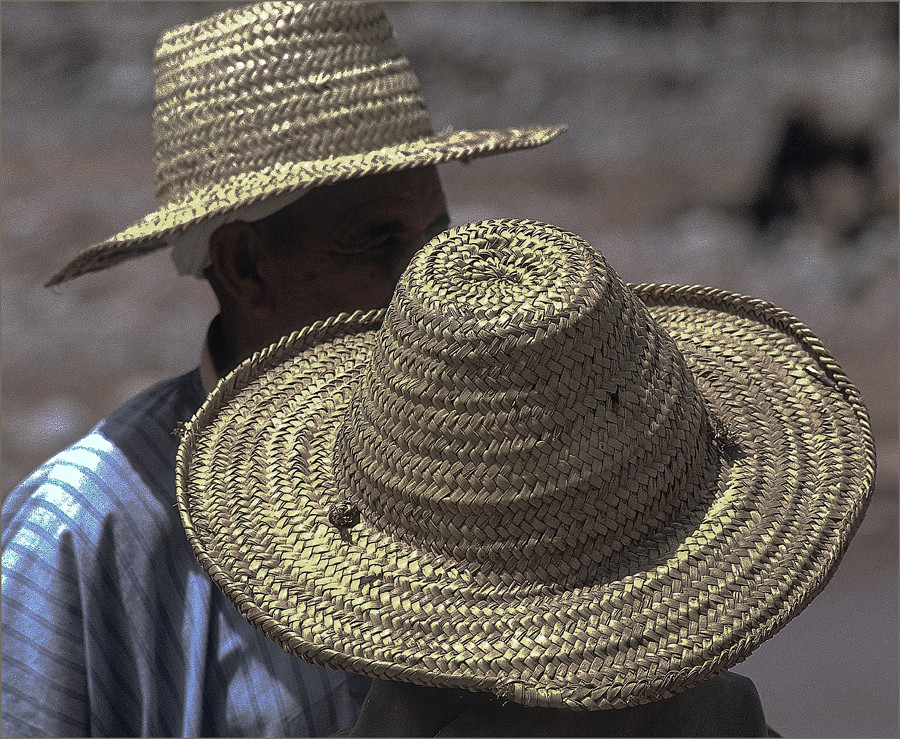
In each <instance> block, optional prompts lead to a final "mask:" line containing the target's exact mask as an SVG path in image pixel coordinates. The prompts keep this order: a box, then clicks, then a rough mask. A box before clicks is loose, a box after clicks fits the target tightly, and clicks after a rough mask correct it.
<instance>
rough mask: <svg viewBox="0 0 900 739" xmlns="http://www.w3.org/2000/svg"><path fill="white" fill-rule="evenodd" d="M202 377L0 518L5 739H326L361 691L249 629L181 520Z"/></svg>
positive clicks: (128, 409)
mask: <svg viewBox="0 0 900 739" xmlns="http://www.w3.org/2000/svg"><path fill="white" fill-rule="evenodd" d="M203 397H204V392H203V389H202V385H201V382H200V372H199V370H194V371H193V372H189V373H187V374H185V375H182V376H181V377H177V378H174V379H171V380H168V381H165V382H162V383H160V384H158V385H156V386H154V387H152V388H150V389H149V390H147V391H146V392H144V393H142V394H141V395H139V396H138V397H136V398H134V399H133V400H131V401H129V402H128V403H126V404H125V405H124V406H122V407H121V408H119V409H118V410H117V411H115V412H114V413H113V414H112V415H110V416H109V417H108V418H107V419H106V420H105V421H103V422H102V423H100V424H99V425H98V426H97V427H96V428H95V429H94V430H93V431H92V432H91V433H90V434H88V435H87V436H86V437H85V438H84V439H82V440H81V441H79V442H78V443H76V444H74V445H72V446H71V447H69V448H68V449H66V450H65V451H63V452H61V453H60V454H58V455H57V456H55V457H54V458H53V459H51V460H49V461H48V462H46V463H45V464H44V465H42V466H41V467H40V468H39V469H38V470H37V471H35V472H34V473H33V474H32V475H31V476H30V477H28V478H27V479H26V480H25V481H24V482H22V483H21V485H19V487H18V488H16V490H14V491H13V492H12V493H11V494H10V496H9V497H8V498H7V500H6V502H5V504H4V506H3V522H2V523H3V535H2V548H3V575H2V578H3V580H2V601H3V602H2V606H3V611H2V652H3V657H2V677H3V684H2V691H3V696H2V727H0V732H2V735H3V736H323V735H328V734H331V733H334V732H337V731H342V730H344V729H346V728H347V727H349V726H351V725H352V724H353V722H354V721H355V719H356V716H357V714H358V712H359V708H360V705H361V704H362V701H363V699H364V697H365V694H366V691H367V690H368V687H369V682H370V681H369V680H368V679H366V678H361V677H359V676H355V675H349V674H347V673H342V672H334V671H331V670H326V669H323V668H320V667H315V666H312V665H307V664H306V663H304V662H302V661H301V660H299V659H296V658H294V657H291V656H289V655H288V654H286V653H285V652H283V651H282V650H281V649H280V648H279V647H277V646H276V645H275V644H273V643H272V642H270V641H268V640H267V639H265V638H264V637H263V636H261V635H260V634H259V633H257V632H256V631H255V630H254V629H253V628H252V627H251V626H250V625H249V624H247V623H246V622H245V621H244V620H243V619H242V618H241V617H240V615H239V614H238V612H237V611H236V610H235V609H234V607H233V606H232V605H231V603H230V602H228V600H227V599H226V598H225V597H224V596H223V595H222V593H221V592H219V590H218V589H217V588H216V587H215V586H214V585H213V584H212V581H211V580H210V579H209V578H208V577H207V575H206V573H205V572H203V570H202V569H201V568H200V566H199V565H198V564H197V561H196V559H195V558H194V555H193V553H192V552H191V549H190V546H189V545H188V543H187V540H186V538H185V536H184V533H183V531H182V529H181V524H180V521H179V519H178V512H177V510H176V507H175V474H174V469H175V453H176V449H177V445H178V439H177V438H176V436H175V435H174V434H173V430H174V428H175V425H176V422H178V421H185V420H188V419H189V418H190V417H191V415H192V414H193V412H194V411H195V410H196V409H197V408H198V407H199V405H200V403H201V402H202V399H203Z"/></svg>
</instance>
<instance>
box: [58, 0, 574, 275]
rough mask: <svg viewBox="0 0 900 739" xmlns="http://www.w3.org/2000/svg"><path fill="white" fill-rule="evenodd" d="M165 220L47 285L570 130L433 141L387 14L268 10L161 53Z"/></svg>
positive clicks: (143, 226)
mask: <svg viewBox="0 0 900 739" xmlns="http://www.w3.org/2000/svg"><path fill="white" fill-rule="evenodd" d="M155 74H156V106H155V109H154V117H153V134H154V138H155V141H156V144H155V159H156V198H157V203H158V208H157V209H156V210H155V211H154V212H153V213H150V214H149V215H147V216H146V217H144V218H142V219H141V220H140V221H138V222H137V223H135V224H134V225H132V226H130V227H129V228H126V229H125V230H124V231H121V232H119V233H117V234H116V235H115V236H112V237H111V238H109V239H106V240H105V241H103V242H101V243H99V244H95V245H93V246H91V247H89V248H87V249H85V250H84V251H82V252H80V253H79V254H78V255H77V256H75V257H74V258H73V259H72V260H71V261H70V262H69V263H68V264H66V265H65V266H64V267H63V268H62V269H60V270H59V271H57V272H56V273H55V274H54V275H53V276H51V277H50V279H49V280H48V281H47V282H46V283H45V284H46V285H47V286H50V285H55V284H58V283H60V282H64V281H66V280H69V279H72V278H73V277H77V276H78V275H81V274H84V273H86V272H93V271H95V270H100V269H105V268H107V267H111V266H113V265H115V264H118V263H119V262H121V261H123V260H126V259H131V258H133V257H137V256H140V255H142V254H146V253H148V252H151V251H154V250H156V249H160V248H162V247H164V246H166V245H167V244H168V243H169V242H168V241H167V239H168V240H171V237H173V236H175V235H177V234H178V233H179V232H180V231H183V230H184V229H186V228H188V227H191V226H193V225H196V224H198V223H201V222H203V221H205V220H207V219H209V218H211V217H212V216H216V215H219V214H223V213H228V212H231V211H233V210H235V209H236V208H239V207H242V206H247V205H251V204H253V203H256V202H258V201H260V200H262V199H264V198H270V197H273V196H277V195H281V194H283V193H286V192H289V191H292V190H299V189H308V188H310V187H315V186H317V185H324V184H330V183H333V182H337V181H339V180H346V179H350V178H353V177H360V176H363V175H368V174H376V173H380V172H391V171H395V170H401V169H408V168H411V167H421V166H426V165H431V164H437V163H440V162H447V161H451V160H454V159H462V160H469V159H475V158H477V157H483V156H486V155H488V154H496V153H500V152H507V151H514V150H517V149H527V148H531V147H535V146H540V145H541V144H545V143H547V142H548V141H551V140H552V139H553V138H555V137H556V136H557V135H559V134H560V133H561V132H562V131H564V130H565V126H527V127H522V128H510V129H506V130H501V131H457V132H445V133H441V134H438V135H435V133H434V131H433V129H432V126H431V122H430V120H429V117H428V111H427V109H426V107H425V101H424V100H423V98H422V95H421V91H420V89H419V81H418V79H417V78H416V76H415V73H414V72H413V71H412V69H411V67H410V64H409V61H408V60H407V59H406V58H405V57H404V56H403V53H402V51H401V49H400V47H399V45H398V44H397V41H396V39H395V37H394V34H393V30H392V28H391V26H390V24H389V23H388V21H387V18H386V17H385V15H384V11H383V10H382V9H381V7H380V6H378V5H375V4H370V3H353V2H351V3H341V2H313V3H292V2H264V3H259V4H257V5H250V6H245V7H239V8H235V9H233V10H227V11H225V12H223V13H219V14H218V15H214V16H212V17H211V18H208V19H206V20H203V21H201V22H199V23H193V24H189V25H183V26H179V27H177V28H174V29H171V30H169V31H167V32H166V33H164V34H163V35H162V37H161V38H160V41H159V44H158V46H157V49H156V55H155Z"/></svg>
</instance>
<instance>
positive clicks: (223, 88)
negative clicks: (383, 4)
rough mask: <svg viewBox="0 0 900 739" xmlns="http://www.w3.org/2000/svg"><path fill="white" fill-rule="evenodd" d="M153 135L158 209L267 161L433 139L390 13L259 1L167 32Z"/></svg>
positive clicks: (367, 6) (368, 6)
mask: <svg viewBox="0 0 900 739" xmlns="http://www.w3.org/2000/svg"><path fill="white" fill-rule="evenodd" d="M223 39H227V43H223ZM153 130H154V138H155V141H156V150H155V156H156V167H157V198H158V200H159V202H160V203H161V204H164V203H168V202H172V201H176V200H178V199H180V198H183V197H185V196H186V195H187V194H188V193H190V192H192V191H194V190H197V189H200V188H203V187H205V186H208V185H211V184H214V183H217V182H221V181H223V180H225V179H227V178H228V177H231V176H233V175H237V174H241V173H243V172H247V171H250V170H256V169H260V168H261V167H263V166H270V165H273V164H276V163H279V162H280V163H290V162H294V161H298V160H299V161H311V160H317V159H325V158H328V157H337V156H342V155H347V154H353V153H355V152H358V151H369V150H372V149H378V148H381V147H384V146H389V145H393V144H400V143H404V142H409V141H414V140H416V139H419V138H422V137H425V136H431V135H432V134H433V133H434V131H433V130H432V127H431V122H430V121H429V118H428V111H427V109H426V107H425V101H424V100H423V98H422V95H421V91H420V89H419V81H418V79H417V78H416V75H415V74H414V73H413V71H412V69H411V68H410V65H409V62H408V61H407V59H406V58H405V57H404V56H403V54H402V52H401V50H400V46H399V45H398V44H397V41H396V39H395V38H394V35H393V30H392V29H391V25H390V24H389V23H388V20H387V18H386V17H385V15H384V12H383V11H382V9H381V8H380V7H379V6H378V5H376V4H372V3H358V4H357V3H350V4H348V3H332V2H315V3H276V2H271V3H261V4H258V5H251V6H247V7H241V8H237V9H235V10H233V11H227V12H225V13H222V14H219V15H217V16H214V17H213V18H211V19H209V21H207V22H206V23H201V24H191V25H185V26H179V27H177V28H174V29H172V30H170V31H168V32H166V33H164V34H163V35H162V37H161V38H160V41H159V44H158V47H157V50H156V108H155V110H154V116H153Z"/></svg>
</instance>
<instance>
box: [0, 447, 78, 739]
mask: <svg viewBox="0 0 900 739" xmlns="http://www.w3.org/2000/svg"><path fill="white" fill-rule="evenodd" d="M85 454H88V452H86V451H85V450H76V449H73V450H68V451H67V452H65V453H63V455H60V456H59V457H57V458H56V459H55V460H51V462H48V463H47V464H45V465H44V466H43V467H41V468H39V469H38V470H37V471H36V472H35V473H34V474H33V475H31V477H29V478H28V479H26V480H25V481H24V482H23V483H22V484H21V485H19V487H18V488H16V489H15V490H14V491H13V492H12V493H11V494H10V496H9V497H8V498H7V500H6V501H5V503H4V506H3V556H2V599H3V604H2V605H3V625H2V642H0V644H2V671H3V704H2V726H0V731H2V734H3V735H4V736H89V735H90V733H91V727H90V719H89V708H88V706H89V696H88V687H87V679H86V674H87V664H86V654H85V641H84V629H85V623H84V619H83V609H84V602H83V599H84V597H85V592H84V587H83V581H84V578H83V577H82V573H81V572H80V562H79V552H80V551H81V550H83V549H84V548H85V546H86V544H88V542H87V539H88V538H89V534H88V532H87V531H85V527H84V526H83V524H82V521H81V519H82V518H83V517H84V513H85V511H84V507H83V505H82V501H81V500H80V498H81V495H80V494H79V491H77V490H76V489H75V488H73V486H72V484H71V481H72V478H73V477H74V476H75V475H76V474H78V468H79V466H81V465H80V464H79V463H80V462H85V461H87V460H85V459H83V457H84V455H85Z"/></svg>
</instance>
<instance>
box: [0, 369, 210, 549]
mask: <svg viewBox="0 0 900 739" xmlns="http://www.w3.org/2000/svg"><path fill="white" fill-rule="evenodd" d="M201 393H202V388H201V386H200V384H199V375H198V373H196V371H195V372H188V373H186V374H184V375H181V376H178V377H173V378H170V379H168V380H164V381H162V382H159V383H157V384H155V385H153V386H152V387H150V388H148V389H147V390H145V391H143V392H142V393H140V394H139V395H137V396H135V397H134V398H132V399H131V400H129V401H127V402H125V403H124V404H123V405H121V406H120V407H119V408H118V409H116V410H115V411H113V412H112V413H111V414H110V415H109V416H107V417H106V418H105V419H104V420H103V421H101V422H100V423H99V424H98V425H97V426H95V427H94V429H92V430H91V431H90V432H89V433H88V434H87V435H86V436H84V437H82V438H81V439H79V440H78V441H76V442H75V443H73V444H71V445H70V446H68V447H66V448H65V449H63V450H62V451H60V452H59V453H57V454H56V455H54V456H53V457H51V458H50V459H48V460H47V461H46V462H44V463H43V464H42V465H41V466H40V467H38V468H37V469H36V470H35V471H34V472H32V473H31V474H30V475H29V476H28V477H27V478H25V479H24V480H23V481H22V482H21V483H19V485H18V486H17V487H16V488H15V489H14V490H13V491H12V492H11V493H10V494H9V496H8V497H7V499H6V500H5V501H4V503H3V549H4V550H5V549H6V548H7V545H8V544H9V543H10V541H11V539H12V537H14V536H15V535H16V532H18V531H20V530H22V529H23V527H24V528H25V529H27V530H29V531H31V532H33V533H35V535H40V532H43V535H44V536H45V537H46V536H50V535H51V534H52V537H53V538H54V539H58V538H59V537H60V536H61V533H60V532H69V533H71V534H72V535H73V536H75V537H76V538H81V539H83V538H84V537H87V538H94V537H97V536H99V535H100V533H101V531H102V529H103V528H104V527H105V526H106V524H107V523H108V522H109V520H110V519H111V518H117V519H120V520H122V521H124V522H131V523H135V522H137V523H140V522H141V521H144V522H145V523H149V522H150V521H151V520H153V519H155V518H160V516H162V517H164V518H168V517H169V512H168V511H167V510H162V508H163V506H161V504H160V502H159V501H160V499H161V498H162V497H166V498H168V495H166V496H161V495H160V493H159V491H155V490H152V489H151V488H153V487H154V485H155V481H154V480H153V479H152V478H151V477H150V475H149V474H147V472H146V471H145V470H144V469H143V467H147V466H150V467H152V468H153V470H154V471H155V472H156V473H157V475H158V476H159V477H160V478H166V479H167V478H168V477H170V476H172V475H173V471H172V469H171V463H170V460H169V458H170V457H172V456H173V454H174V449H175V448H176V447H177V438H176V436H175V434H174V432H175V425H176V423H177V420H178V419H179V418H183V417H184V416H187V417H188V418H189V417H190V414H192V413H193V410H194V409H195V407H196V406H199V404H200V402H201V401H202V395H201ZM167 437H170V438H167ZM129 447H133V448H134V449H140V450H141V451H139V452H135V451H133V450H132V449H130V448H129ZM138 455H140V456H138ZM145 459H149V460H151V462H150V463H147V464H143V465H142V463H143V462H144V460H145Z"/></svg>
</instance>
